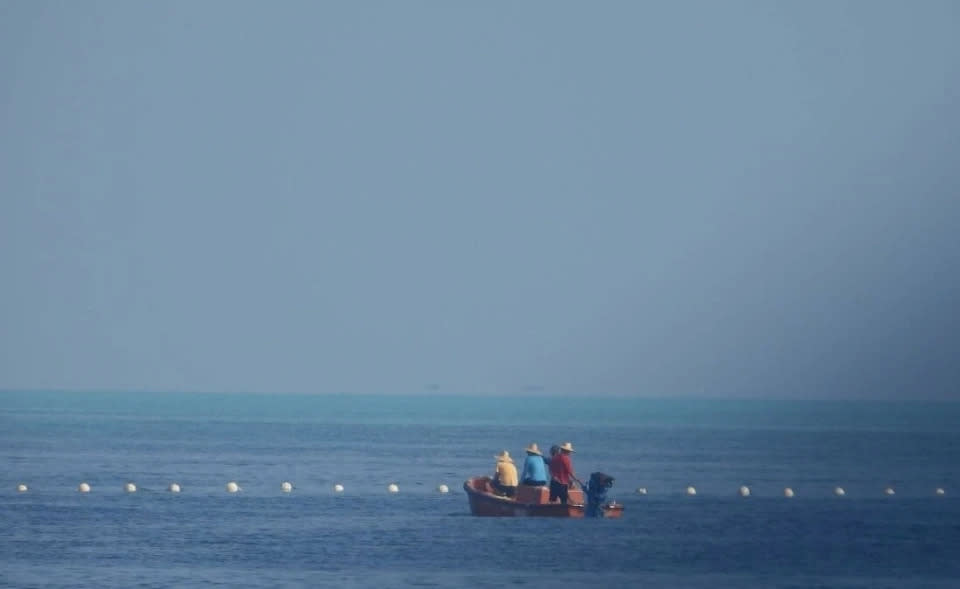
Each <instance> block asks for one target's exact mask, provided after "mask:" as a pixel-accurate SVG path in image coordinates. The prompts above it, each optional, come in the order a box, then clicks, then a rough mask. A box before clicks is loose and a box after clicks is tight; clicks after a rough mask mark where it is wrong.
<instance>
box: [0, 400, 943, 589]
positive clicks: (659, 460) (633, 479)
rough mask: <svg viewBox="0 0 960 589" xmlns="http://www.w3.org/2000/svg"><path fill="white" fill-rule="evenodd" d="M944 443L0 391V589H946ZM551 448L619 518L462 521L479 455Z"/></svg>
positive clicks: (489, 408) (842, 409)
mask: <svg viewBox="0 0 960 589" xmlns="http://www.w3.org/2000/svg"><path fill="white" fill-rule="evenodd" d="M958 432H960V405H958V404H951V403H910V402H901V403H893V402H880V403H876V402H812V401H808V402H788V401H665V400H647V399H644V400H635V399H623V398H547V397H518V398H511V397H450V396H398V395H380V396H346V395H335V396H306V395H248V394H237V395H227V394H222V395H220V394H218V395H214V394H174V393H170V394H161V393H150V394H145V393H144V394H141V393H136V394H134V393H130V394H121V393H101V394H95V393H37V392H30V393H18V392H8V393H0V456H2V464H3V465H4V468H3V469H2V475H0V518H2V521H3V522H4V531H3V532H2V535H0V581H2V582H3V583H5V584H7V585H11V586H44V587H48V586H76V585H88V586H93V585H96V586H115V587H129V586H132V585H143V586H171V585H177V586H183V585H191V584H197V585H206V584H213V583H224V584H227V583H230V584H239V585H244V586H276V585H289V586H298V585H317V584H337V585H345V586H391V585H419V586H431V585H433V586H449V585H461V584H470V585H472V586H481V587H482V586H501V585H502V584H503V582H504V581H506V582H508V583H509V582H517V583H523V584H525V585H527V586H551V585H554V584H562V583H567V582H575V583H583V584H585V585H586V586H595V585H596V584H602V585H605V586H614V587H617V586H624V587H626V586H636V585H638V584H647V585H653V586H669V587H684V586H690V587H740V586H747V585H750V586H764V587H767V586H781V587H809V586H828V587H836V586H850V587H877V586H897V587H928V586H943V587H951V586H955V585H956V583H957V580H958V579H960V564H958V561H960V559H957V558H956V557H955V554H956V553H957V552H958V551H960V502H958V501H957V500H956V497H957V496H958V493H960V476H958V473H957V465H958V464H960V433H958ZM566 440H571V441H572V442H573V443H574V446H575V447H576V448H577V453H576V454H575V455H574V466H575V468H576V470H577V471H578V473H579V474H580V475H581V476H584V475H588V474H589V472H591V471H594V470H602V471H604V472H607V473H609V474H612V475H613V476H615V477H616V479H617V480H616V483H615V487H614V489H613V491H612V493H611V495H612V496H613V497H615V498H617V499H618V500H620V501H621V502H623V503H624V504H625V505H626V507H627V511H626V513H625V516H624V518H623V519H621V520H617V521H614V520H600V521H592V520H591V521H541V520H521V519H503V520H502V519H494V520H488V519H482V518H474V517H470V516H469V515H468V513H469V512H468V507H467V501H466V497H465V495H464V493H463V492H462V490H461V488H460V485H461V484H462V481H463V480H464V479H465V478H467V477H468V476H471V475H474V474H481V473H487V472H488V471H490V470H491V469H492V466H493V459H492V457H493V454H494V453H496V452H498V451H500V450H502V449H508V450H510V451H511V453H513V454H515V455H520V454H522V448H523V447H524V446H526V445H527V444H528V443H530V442H532V441H535V442H537V443H539V444H540V446H541V447H543V446H549V445H550V444H551V443H555V442H561V441H566ZM128 480H129V481H134V482H135V483H136V484H137V486H138V487H139V491H138V492H137V493H135V494H126V493H124V491H123V484H124V483H125V482H127V481H128ZM231 480H235V481H237V482H238V483H239V484H240V485H241V487H242V488H243V490H242V491H241V492H240V493H238V494H236V495H229V494H227V493H226V492H225V491H224V485H225V483H226V482H227V481H231ZM284 480H289V481H292V482H293V483H294V485H295V489H294V492H293V493H291V494H289V495H287V494H284V493H282V492H281V491H280V483H281V481H284ZM81 481H86V482H88V483H90V484H91V486H92V487H93V491H92V492H91V493H90V494H89V495H81V494H79V493H77V492H76V487H77V485H78V484H79V483H80V482H81ZM174 481H176V482H178V483H179V484H180V485H181V486H182V488H183V492H182V493H181V494H179V495H172V494H170V493H167V492H166V491H165V489H166V487H167V485H168V484H169V483H170V482H174ZM20 482H24V483H26V484H28V485H29V486H30V491H29V492H27V493H23V494H20V493H17V492H16V491H15V487H16V485H17V483H20ZM335 483H339V484H342V485H344V487H345V492H344V493H343V494H342V495H337V494H334V493H333V492H332V491H331V486H332V485H333V484H335ZM390 483H396V484H397V485H398V486H399V487H400V492H399V493H398V494H396V495H390V494H388V493H387V492H386V487H387V485H388V484H390ZM438 484H446V485H448V486H449V487H450V493H449V494H446V495H443V494H440V493H438V492H437V491H436V486H437V485H438ZM688 485H694V486H695V487H696V488H697V491H698V493H697V496H696V497H687V496H684V493H683V492H684V489H685V488H686V487H687V486H688ZM740 485H749V486H750V488H751V491H752V493H751V496H750V497H749V498H746V499H744V498H740V497H738V496H737V495H736V492H737V489H738V488H739V487H740ZM838 485H839V486H842V487H843V488H844V489H845V490H846V496H844V497H836V496H834V494H833V488H834V487H836V486H838ZM641 486H642V487H645V488H646V489H647V491H648V494H647V495H646V496H640V495H637V494H635V493H634V490H635V489H636V488H637V487H641ZM786 486H789V487H791V488H793V489H794V491H795V492H796V497H794V498H793V499H789V500H788V499H785V498H784V497H783V488H784V487H786ZM887 486H893V487H894V488H895V489H896V495H894V496H892V497H891V496H886V495H885V494H884V493H883V490H884V488H885V487H887ZM937 487H940V488H943V489H944V490H945V492H946V494H945V495H944V496H937V495H935V494H934V489H935V488H937ZM530 555H533V556H534V562H535V563H536V564H535V566H534V567H531V566H530V564H529V563H530V560H531V559H530ZM499 568H505V569H506V570H505V572H504V571H498V569H499Z"/></svg>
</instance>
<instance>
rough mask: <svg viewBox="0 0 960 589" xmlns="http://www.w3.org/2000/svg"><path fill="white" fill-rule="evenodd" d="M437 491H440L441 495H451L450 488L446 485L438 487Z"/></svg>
mask: <svg viewBox="0 0 960 589" xmlns="http://www.w3.org/2000/svg"><path fill="white" fill-rule="evenodd" d="M437 491H439V492H440V493H449V492H450V487H448V486H446V485H437Z"/></svg>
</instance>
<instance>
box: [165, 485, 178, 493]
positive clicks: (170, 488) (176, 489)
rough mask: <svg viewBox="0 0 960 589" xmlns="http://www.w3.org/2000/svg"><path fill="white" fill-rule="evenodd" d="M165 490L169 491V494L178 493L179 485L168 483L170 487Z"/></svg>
mask: <svg viewBox="0 0 960 589" xmlns="http://www.w3.org/2000/svg"><path fill="white" fill-rule="evenodd" d="M167 490H168V491H170V492H171V493H179V492H180V485H178V484H177V483H170V486H169V487H167Z"/></svg>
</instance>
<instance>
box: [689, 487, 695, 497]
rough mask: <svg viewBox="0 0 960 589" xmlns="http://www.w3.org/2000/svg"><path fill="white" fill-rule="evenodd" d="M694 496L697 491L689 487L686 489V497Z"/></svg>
mask: <svg viewBox="0 0 960 589" xmlns="http://www.w3.org/2000/svg"><path fill="white" fill-rule="evenodd" d="M696 494H697V490H696V489H695V488H693V487H692V486H691V487H687V495H691V496H692V495H696Z"/></svg>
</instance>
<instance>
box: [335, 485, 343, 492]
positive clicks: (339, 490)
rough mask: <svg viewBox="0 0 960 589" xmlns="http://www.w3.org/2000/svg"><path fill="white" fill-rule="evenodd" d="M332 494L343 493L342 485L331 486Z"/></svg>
mask: <svg viewBox="0 0 960 589" xmlns="http://www.w3.org/2000/svg"><path fill="white" fill-rule="evenodd" d="M333 492H334V493H343V485H341V484H340V483H337V484H336V485H334V486H333Z"/></svg>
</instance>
